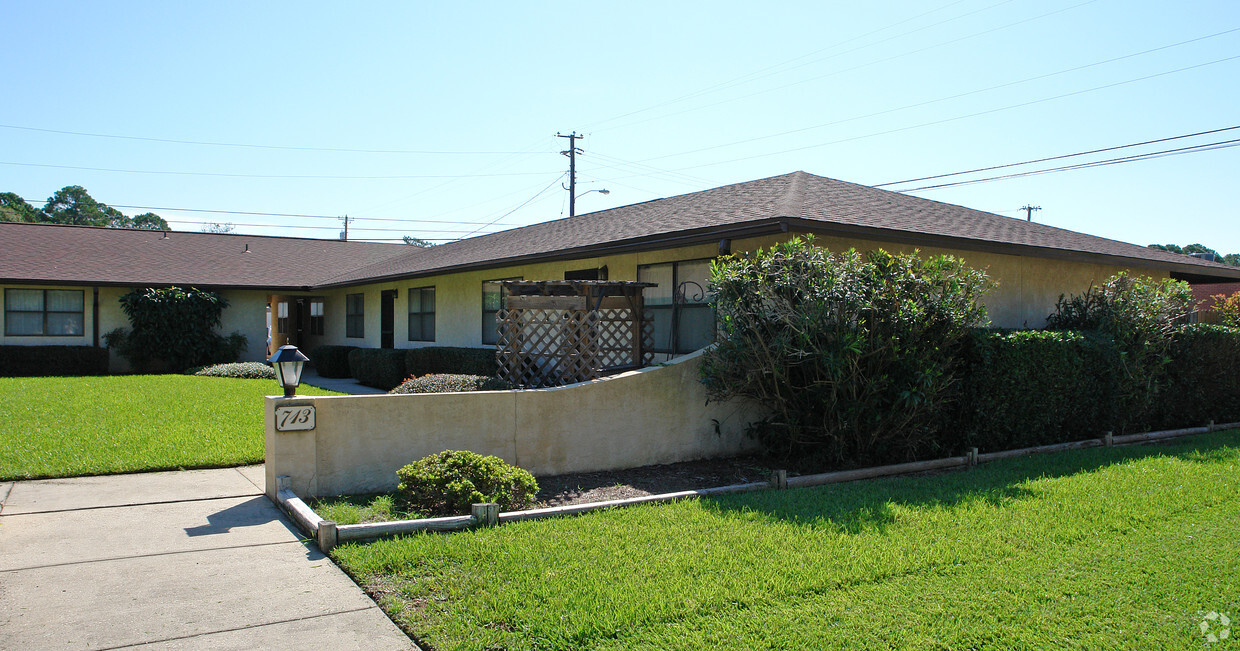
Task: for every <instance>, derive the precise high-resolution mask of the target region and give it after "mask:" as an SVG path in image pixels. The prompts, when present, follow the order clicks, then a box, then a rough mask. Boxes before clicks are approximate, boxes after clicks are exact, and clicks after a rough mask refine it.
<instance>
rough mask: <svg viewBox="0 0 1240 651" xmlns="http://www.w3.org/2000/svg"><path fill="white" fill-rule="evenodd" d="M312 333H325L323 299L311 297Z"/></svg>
mask: <svg viewBox="0 0 1240 651" xmlns="http://www.w3.org/2000/svg"><path fill="white" fill-rule="evenodd" d="M310 334H312V335H321V334H323V299H321V298H312V299H310Z"/></svg>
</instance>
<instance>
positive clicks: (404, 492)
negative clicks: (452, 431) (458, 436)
mask: <svg viewBox="0 0 1240 651" xmlns="http://www.w3.org/2000/svg"><path fill="white" fill-rule="evenodd" d="M396 477H397V479H399V480H400V485H399V486H397V488H396V492H397V494H398V495H399V496H400V499H401V500H402V501H403V502H404V503H405V504H406V505H407V506H408V510H410V511H417V512H419V513H426V514H430V515H464V514H467V513H469V507H470V505H471V504H477V503H479V502H495V503H497V504H499V507H500V510H502V511H511V510H513V509H520V508H524V507H526V506H529V505H530V504H532V503H533V500H534V495H535V494H536V493H538V482H536V481H534V476H533V475H531V474H530V473H529V472H528V471H526V470H522V469H521V468H518V467H516V466H513V465H509V464H507V463H504V460H503V459H500V458H499V457H495V456H486V457H484V456H482V455H480V454H478V453H476V452H469V451H467V450H446V451H444V452H440V453H439V454H432V455H430V456H428V457H423V458H421V459H418V460H417V461H414V462H413V463H411V464H409V465H407V466H405V467H404V468H401V469H400V470H397V471H396Z"/></svg>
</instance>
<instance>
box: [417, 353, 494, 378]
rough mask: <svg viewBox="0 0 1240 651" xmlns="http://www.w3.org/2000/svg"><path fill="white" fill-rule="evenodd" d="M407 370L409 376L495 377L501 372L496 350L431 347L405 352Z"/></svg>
mask: <svg viewBox="0 0 1240 651" xmlns="http://www.w3.org/2000/svg"><path fill="white" fill-rule="evenodd" d="M405 368H406V369H407V370H408V371H409V375H416V376H422V375H429V374H432V373H451V374H454V375H485V376H488V377H492V376H494V375H495V374H496V373H498V372H499V365H498V364H497V363H496V361H495V349H494V348H454V347H451V346H429V347H426V348H410V349H409V350H407V351H406V352H405Z"/></svg>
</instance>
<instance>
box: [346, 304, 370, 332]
mask: <svg viewBox="0 0 1240 651" xmlns="http://www.w3.org/2000/svg"><path fill="white" fill-rule="evenodd" d="M344 303H345V305H344V315H345V316H344V336H346V337H365V336H366V335H365V331H366V295H365V294H349V295H347V296H345V297H344Z"/></svg>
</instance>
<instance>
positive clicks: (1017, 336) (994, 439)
mask: <svg viewBox="0 0 1240 651" xmlns="http://www.w3.org/2000/svg"><path fill="white" fill-rule="evenodd" d="M1118 357H1119V355H1118V351H1116V349H1115V345H1114V343H1113V342H1112V341H1111V339H1110V338H1109V337H1107V336H1105V335H1102V334H1099V333H1081V332H1043V331H1030V330H1025V331H1014V332H1004V331H996V330H979V331H976V332H974V333H973V335H972V336H970V337H969V338H968V340H967V341H966V344H965V346H964V350H963V362H964V363H963V366H962V368H961V374H960V377H961V383H960V401H959V403H958V406H957V409H956V410H954V411H955V412H956V414H957V415H956V416H955V418H954V422H952V423H949V427H948V428H947V431H945V435H946V439H945V442H949V443H950V444H949V445H948V447H954V448H956V449H960V448H964V447H970V446H976V447H977V448H978V449H980V450H981V451H982V452H995V451H999V450H1010V449H1014V448H1024V447H1031V446H1035V445H1045V444H1048V443H1061V442H1065V441H1079V440H1083V439H1090V438H1098V437H1100V436H1101V435H1102V433H1103V432H1105V431H1106V430H1109V429H1111V423H1112V421H1113V419H1114V415H1115V414H1114V411H1115V397H1116V374H1117V373H1118V372H1119V367H1118V365H1119V359H1118ZM953 432H956V433H958V434H959V436H960V438H959V440H954V439H952V438H951V434H952V433H953Z"/></svg>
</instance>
